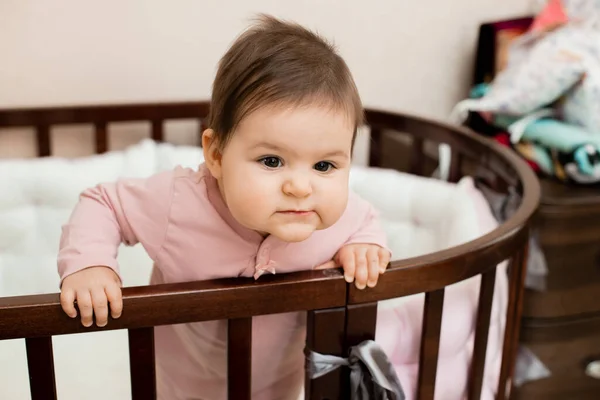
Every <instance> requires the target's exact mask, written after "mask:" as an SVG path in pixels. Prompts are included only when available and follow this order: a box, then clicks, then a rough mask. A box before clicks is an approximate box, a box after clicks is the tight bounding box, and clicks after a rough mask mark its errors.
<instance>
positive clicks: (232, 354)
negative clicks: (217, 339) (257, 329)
mask: <svg viewBox="0 0 600 400" xmlns="http://www.w3.org/2000/svg"><path fill="white" fill-rule="evenodd" d="M227 393H228V394H227V398H228V399H229V400H238V399H239V400H250V399H251V397H252V318H236V319H230V320H229V323H228V327H227Z"/></svg>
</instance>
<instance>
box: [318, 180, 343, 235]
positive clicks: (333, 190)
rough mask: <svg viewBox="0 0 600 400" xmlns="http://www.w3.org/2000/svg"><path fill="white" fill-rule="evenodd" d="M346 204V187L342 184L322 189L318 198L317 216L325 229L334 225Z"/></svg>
mask: <svg viewBox="0 0 600 400" xmlns="http://www.w3.org/2000/svg"><path fill="white" fill-rule="evenodd" d="M347 204H348V186H347V185H346V184H344V183H343V182H338V183H337V184H335V185H333V184H332V185H329V186H328V187H324V188H323V189H322V191H321V193H320V196H319V216H320V217H321V220H322V222H323V225H325V227H329V226H331V225H333V224H335V223H336V222H337V221H338V220H339V219H340V218H341V216H342V215H343V214H344V211H345V209H346V205H347Z"/></svg>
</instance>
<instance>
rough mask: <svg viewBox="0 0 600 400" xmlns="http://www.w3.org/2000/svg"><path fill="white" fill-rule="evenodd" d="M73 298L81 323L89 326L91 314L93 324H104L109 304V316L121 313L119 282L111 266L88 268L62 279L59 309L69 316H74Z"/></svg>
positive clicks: (75, 315)
mask: <svg viewBox="0 0 600 400" xmlns="http://www.w3.org/2000/svg"><path fill="white" fill-rule="evenodd" d="M75 301H77V306H78V307H79V312H80V314H81V323H82V325H83V326H85V327H90V326H92V324H93V322H94V321H93V316H94V315H95V316H96V325H98V326H99V327H102V326H106V324H107V323H108V304H109V303H110V309H111V315H112V317H113V318H119V317H120V316H121V311H122V310H123V300H122V298H121V281H120V279H119V277H118V276H117V274H116V273H115V272H114V271H113V270H112V269H110V268H108V267H104V266H95V267H89V268H86V269H82V270H81V271H78V272H75V273H74V274H72V275H69V276H67V277H66V278H65V279H64V280H63V283H62V288H61V293H60V304H61V306H62V309H63V310H64V312H65V313H66V314H67V315H68V316H69V317H71V318H75V317H77V310H76V309H75V305H74V302H75Z"/></svg>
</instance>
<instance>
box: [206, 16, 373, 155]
mask: <svg viewBox="0 0 600 400" xmlns="http://www.w3.org/2000/svg"><path fill="white" fill-rule="evenodd" d="M315 102H316V103H321V104H322V105H324V106H329V107H332V108H333V109H335V110H343V111H344V112H346V113H347V115H348V117H349V118H352V120H353V123H354V134H355V136H356V129H357V128H358V127H359V126H360V125H362V123H363V118H364V116H363V108H362V103H361V101H360V97H359V95H358V90H357V88H356V85H355V83H354V79H353V78H352V75H351V73H350V70H349V69H348V66H347V65H346V63H345V62H344V60H343V59H342V58H341V57H340V56H339V55H338V54H337V53H336V51H335V49H334V47H333V46H332V45H331V44H329V43H328V42H326V41H325V40H324V39H323V38H321V37H320V36H318V35H317V34H316V33H313V32H311V31H309V30H307V29H306V28H303V27H302V26H300V25H298V24H295V23H289V22H283V21H280V20H278V19H276V18H273V17H271V16H267V15H260V16H259V18H258V23H257V24H255V25H254V26H252V27H250V28H249V29H248V30H247V31H246V32H244V33H242V35H241V36H239V37H238V38H237V40H236V41H235V42H234V43H233V45H232V46H231V48H230V49H229V50H228V51H227V53H225V55H224V56H223V58H222V59H221V61H220V62H219V68H218V70H217V75H216V77H215V81H214V83H213V90H212V97H211V107H210V115H209V118H208V124H209V127H210V128H211V129H212V130H214V132H215V135H216V137H217V139H218V141H219V144H220V146H221V147H222V146H225V145H226V144H227V142H228V140H229V139H230V137H231V134H232V132H233V130H234V129H235V128H236V126H237V125H238V124H239V123H240V121H241V120H242V119H243V118H244V117H245V116H247V115H249V114H250V113H251V112H253V111H255V110H256V109H258V108H259V107H263V106H267V105H285V106H303V105H308V104H314V103H315Z"/></svg>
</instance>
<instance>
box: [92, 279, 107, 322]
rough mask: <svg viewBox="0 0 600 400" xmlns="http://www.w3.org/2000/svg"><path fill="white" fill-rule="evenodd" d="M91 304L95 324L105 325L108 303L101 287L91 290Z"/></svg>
mask: <svg viewBox="0 0 600 400" xmlns="http://www.w3.org/2000/svg"><path fill="white" fill-rule="evenodd" d="M92 305H93V306H94V315H95V316H96V325H97V326H99V327H103V326H106V324H107V323H108V303H107V301H106V293H104V289H103V288H99V289H94V290H93V291H92Z"/></svg>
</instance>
